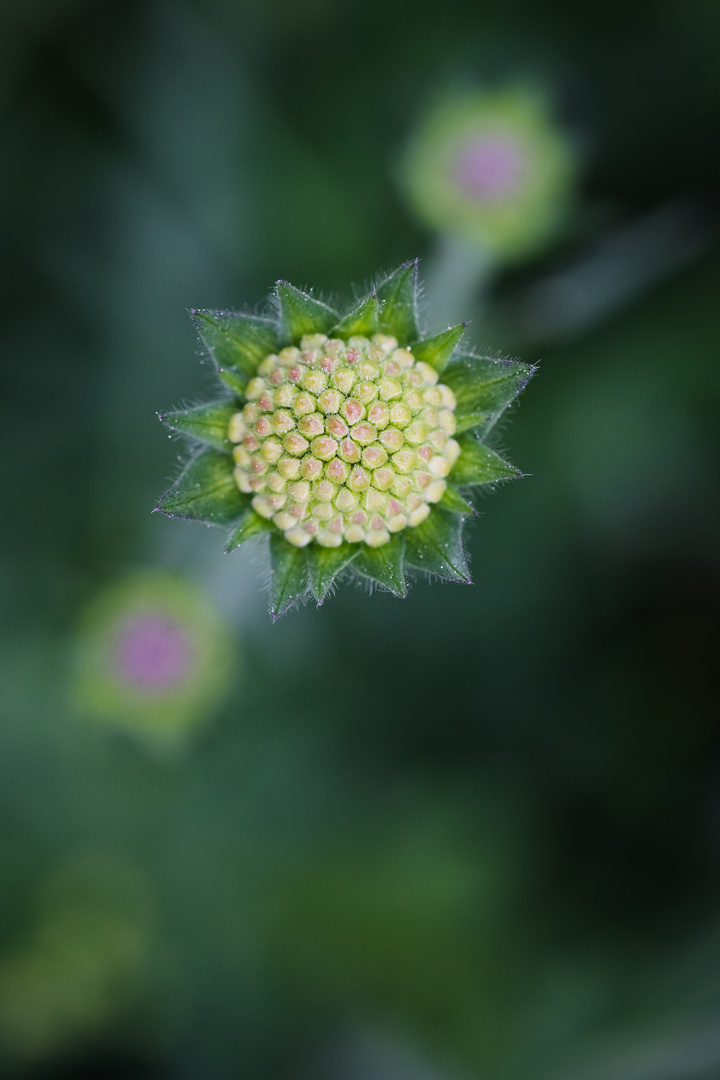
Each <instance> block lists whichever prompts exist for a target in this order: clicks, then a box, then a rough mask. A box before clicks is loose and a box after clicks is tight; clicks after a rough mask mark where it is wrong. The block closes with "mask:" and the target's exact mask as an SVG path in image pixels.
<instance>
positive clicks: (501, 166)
mask: <svg viewBox="0 0 720 1080" xmlns="http://www.w3.org/2000/svg"><path fill="white" fill-rule="evenodd" d="M575 174H576V158H575V154H574V152H573V150H572V148H571V145H570V142H569V140H568V138H567V137H566V136H565V135H564V134H563V133H562V131H561V130H560V129H559V127H558V126H557V124H556V123H555V122H554V120H553V118H552V115H551V113H550V111H549V109H548V105H547V103H546V101H545V99H544V97H543V96H542V94H541V93H539V92H538V91H537V90H533V89H530V88H528V87H524V86H517V87H509V88H506V89H504V90H499V91H480V90H476V91H473V92H472V93H465V94H459V93H458V94H447V95H445V96H444V97H442V98H441V99H440V100H438V101H436V103H435V104H434V105H433V107H432V108H431V109H430V111H429V112H428V113H427V114H426V116H425V117H424V118H423V120H422V121H421V123H420V126H419V128H418V130H417V131H416V133H415V135H414V136H413V138H412V139H411V141H410V143H409V145H408V147H407V149H406V152H405V156H404V160H403V163H402V170H401V179H402V185H403V187H404V190H405V192H406V194H407V197H408V200H409V202H410V204H411V206H412V208H413V209H414V210H415V212H416V213H417V214H418V216H419V217H421V218H422V219H423V220H424V221H426V222H427V224H428V225H430V226H431V227H432V228H433V229H437V230H438V231H439V232H441V233H444V234H449V235H451V236H456V237H458V238H459V239H461V240H463V241H465V242H469V243H472V244H476V245H478V246H479V247H482V248H483V249H485V250H486V251H488V252H489V253H490V254H492V255H493V256H494V257H495V258H496V259H497V260H500V261H508V262H509V261H512V260H515V259H520V258H522V257H524V256H526V255H528V254H531V253H532V252H534V251H535V250H537V249H538V248H540V247H541V246H542V245H543V244H545V243H546V242H547V240H549V239H550V238H551V236H552V235H553V233H555V232H556V231H557V229H558V227H559V226H560V224H561V223H562V220H563V218H564V217H565V215H566V214H567V211H568V208H569V206H570V204H571V200H572V196H573V186H574V181H575Z"/></svg>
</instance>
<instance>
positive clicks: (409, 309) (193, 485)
mask: <svg viewBox="0 0 720 1080" xmlns="http://www.w3.org/2000/svg"><path fill="white" fill-rule="evenodd" d="M417 288H418V286H417V261H414V262H409V263H405V264H403V265H402V266H401V267H399V268H398V269H397V270H396V271H394V272H393V273H392V274H390V275H388V276H387V277H385V278H384V279H382V280H381V281H380V282H379V283H378V284H377V285H376V287H375V288H374V289H372V291H371V292H370V293H369V295H368V296H367V297H365V298H364V299H362V300H360V301H359V302H356V303H355V304H354V305H353V306H352V307H351V309H350V310H349V311H346V312H342V311H336V310H335V309H333V308H332V307H330V306H329V305H328V304H325V303H323V302H322V301H320V300H318V299H316V298H315V297H314V296H311V295H310V294H308V293H305V292H301V291H300V290H299V289H296V288H294V287H293V286H292V285H289V284H288V283H287V282H284V281H281V282H278V284H277V286H276V289H275V294H274V305H273V313H272V314H267V315H245V314H233V313H228V312H219V311H195V312H193V318H194V319H195V322H196V325H197V327H198V330H199V332H200V337H201V339H202V341H203V343H204V345H205V347H206V348H207V350H208V352H209V354H210V355H211V357H212V358H213V360H214V362H215V366H216V369H217V373H218V376H219V378H220V380H221V381H222V383H223V384H224V386H225V387H226V388H227V390H229V391H230V394H231V396H230V397H226V398H224V399H223V400H221V401H216V402H212V403H210V404H208V405H201V406H197V407H195V408H191V409H184V410H182V411H179V412H172V413H166V414H164V415H163V416H161V419H162V420H163V422H164V423H165V424H167V426H168V427H170V428H171V429H173V430H174V431H177V432H179V433H181V434H182V435H184V436H185V437H187V438H188V439H190V440H191V442H193V443H194V444H195V445H196V446H197V447H198V449H197V452H196V454H195V456H194V457H192V458H191V460H190V461H189V462H188V464H187V465H186V467H185V469H184V470H183V472H182V474H181V475H180V477H179V478H178V479H177V481H176V482H175V484H174V485H173V487H172V488H171V489H170V490H169V491H168V492H167V493H166V494H165V495H164V496H163V498H162V499H161V500H160V503H159V505H158V507H157V509H158V510H161V511H163V513H166V514H169V515H170V516H171V517H186V518H195V519H197V520H200V521H205V522H209V523H211V524H216V525H225V526H227V525H232V526H233V530H232V533H231V535H230V539H229V544H228V551H231V550H232V549H233V548H235V547H237V546H238V545H239V544H241V543H244V542H245V541H246V540H250V539H251V538H253V537H255V536H260V535H264V536H265V537H266V538H267V539H268V541H269V550H270V566H271V588H270V596H271V606H270V611H271V614H272V615H273V616H277V615H280V614H281V613H282V612H283V611H285V610H286V609H287V608H288V607H290V606H291V605H292V604H294V603H296V602H297V601H298V600H300V599H301V598H303V597H304V596H305V595H306V594H307V593H311V594H312V595H313V596H314V597H315V599H316V600H317V602H318V603H322V601H323V600H324V599H325V597H326V596H327V595H328V592H329V591H330V589H331V587H332V585H333V582H334V581H335V579H336V578H337V577H338V575H339V574H341V573H343V572H345V571H347V572H348V574H354V575H357V576H360V577H362V578H366V579H369V580H370V581H374V582H376V583H377V584H379V585H380V586H382V587H383V588H385V589H388V590H390V591H391V592H393V593H395V594H396V595H398V596H404V595H405V593H406V592H407V585H406V577H405V572H406V569H407V568H411V569H413V570H419V571H425V572H427V573H429V574H436V575H438V576H439V577H441V578H445V579H447V580H450V581H463V582H469V581H470V575H469V571H468V568H467V563H466V560H465V555H464V552H463V545H462V528H463V523H464V520H465V517H466V516H467V515H468V514H471V513H473V508H472V504H471V502H470V501H469V497H470V494H471V492H472V490H473V488H475V487H477V486H479V485H493V484H495V483H497V482H498V481H500V480H509V479H512V478H513V477H516V476H519V475H520V473H519V472H518V470H517V469H515V468H514V467H513V466H512V465H510V464H508V462H507V461H505V460H504V459H503V458H502V457H500V456H499V455H498V454H497V453H495V452H494V451H493V450H491V449H490V448H489V447H487V446H486V445H484V443H483V442H482V441H481V440H482V438H484V436H485V435H486V434H487V433H488V432H489V431H490V429H491V428H492V426H493V425H494V424H495V422H496V421H497V419H498V417H499V416H500V415H501V413H502V412H503V411H504V409H506V408H507V406H508V405H509V404H510V402H511V401H512V400H513V399H514V398H515V397H516V395H517V394H518V393H519V392H520V391H521V390H522V389H523V387H524V386H525V384H526V382H527V381H528V379H529V378H530V376H531V375H532V372H533V368H532V367H530V366H528V365H526V364H520V363H517V362H516V361H512V360H500V359H494V358H491V357H486V356H477V355H475V354H474V353H473V352H471V351H468V350H465V349H463V348H462V347H461V338H462V336H463V332H464V326H462V325H460V326H455V327H450V328H449V329H447V330H444V331H442V333H439V334H434V335H432V336H427V335H424V334H422V333H421V330H420V327H419V325H418V315H417Z"/></svg>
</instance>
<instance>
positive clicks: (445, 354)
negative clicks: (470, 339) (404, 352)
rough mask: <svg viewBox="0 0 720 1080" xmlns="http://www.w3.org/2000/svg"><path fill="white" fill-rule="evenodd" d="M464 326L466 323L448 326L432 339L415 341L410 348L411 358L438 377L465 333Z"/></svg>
mask: <svg viewBox="0 0 720 1080" xmlns="http://www.w3.org/2000/svg"><path fill="white" fill-rule="evenodd" d="M466 326H467V323H459V324H458V325H457V326H450V327H449V328H448V329H447V330H443V331H442V333H441V334H435V336H434V337H430V338H425V339H424V340H423V341H416V342H415V344H414V345H411V346H410V349H411V351H412V354H413V356H414V357H415V359H416V360H422V361H423V362H424V363H426V364H429V365H430V367H432V368H435V370H436V371H437V373H438V375H442V373H443V371H444V370H445V368H446V367H447V365H448V362H449V360H450V357H451V356H452V354H453V353H454V352H455V349H456V347H457V345H458V344H459V342H460V338H461V337H462V336H463V334H464V333H465V327H466Z"/></svg>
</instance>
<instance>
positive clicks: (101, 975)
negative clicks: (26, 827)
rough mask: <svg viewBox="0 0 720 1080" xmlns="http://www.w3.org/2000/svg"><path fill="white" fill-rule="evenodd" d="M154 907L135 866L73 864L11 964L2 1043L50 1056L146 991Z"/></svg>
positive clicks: (0, 984) (1, 1016)
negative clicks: (150, 919)
mask: <svg viewBox="0 0 720 1080" xmlns="http://www.w3.org/2000/svg"><path fill="white" fill-rule="evenodd" d="M149 949H150V930H149V908H148V897H147V890H146V886H145V882H144V880H143V879H142V878H141V877H140V876H139V875H138V874H137V872H136V871H135V870H134V868H132V867H129V866H126V865H124V864H120V863H115V862H113V861H112V860H109V859H107V858H105V857H103V858H98V859H88V860H84V861H82V862H78V863H73V864H66V865H65V866H63V867H61V868H60V869H59V870H58V871H57V872H56V873H55V874H53V875H52V876H51V878H50V879H49V880H48V881H46V883H45V884H44V887H43V888H42V891H41V896H40V902H39V905H38V910H37V912H36V914H35V921H34V925H33V926H32V927H31V929H30V933H29V937H28V940H27V941H26V942H25V943H24V944H23V945H22V946H21V947H20V948H19V949H17V950H16V951H15V952H13V953H12V954H11V955H9V956H6V957H5V958H4V959H3V963H2V970H1V972H0V1046H1V1047H2V1049H3V1050H4V1051H5V1052H6V1053H9V1054H11V1055H12V1056H15V1057H24V1058H31V1059H42V1058H45V1057H48V1056H51V1055H52V1054H54V1053H56V1052H57V1051H63V1050H66V1049H68V1048H69V1047H71V1046H73V1045H74V1044H77V1043H79V1042H82V1041H85V1040H86V1039H87V1038H92V1037H93V1036H95V1035H96V1034H97V1033H99V1032H100V1031H102V1030H103V1029H104V1028H106V1027H107V1025H108V1024H109V1023H110V1022H112V1021H113V1020H114V1019H115V1018H116V1017H118V1016H119V1015H120V1014H121V1013H122V1012H123V1011H124V1010H125V1009H126V1008H127V1007H128V1006H129V1005H131V1004H132V1003H133V1002H134V1001H135V1000H136V999H137V998H138V996H139V995H140V994H141V993H142V991H143V988H144V987H145V985H146V983H147V978H148V972H149Z"/></svg>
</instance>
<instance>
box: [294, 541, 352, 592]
mask: <svg viewBox="0 0 720 1080" xmlns="http://www.w3.org/2000/svg"><path fill="white" fill-rule="evenodd" d="M305 550H306V552H307V563H308V575H309V577H310V588H311V589H312V594H313V596H314V597H315V599H316V600H317V602H318V604H322V602H323V600H324V599H325V597H326V596H327V595H328V593H329V592H330V589H331V588H332V585H333V582H334V581H335V578H336V577H337V576H338V574H341V573H342V571H343V570H344V569H345V567H346V566H348V565H349V564H350V563H351V562H352V561H353V559H354V558H355V557H356V555H357V554H358V546H357V544H341V545H340V547H336V548H328V547H320V545H319V544H314V545H311V546H310V547H308V548H306V549H305Z"/></svg>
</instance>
